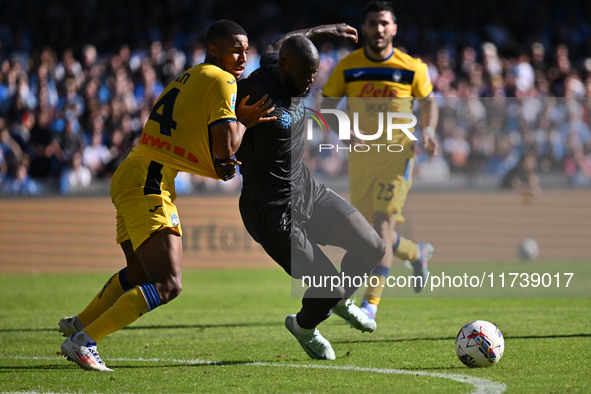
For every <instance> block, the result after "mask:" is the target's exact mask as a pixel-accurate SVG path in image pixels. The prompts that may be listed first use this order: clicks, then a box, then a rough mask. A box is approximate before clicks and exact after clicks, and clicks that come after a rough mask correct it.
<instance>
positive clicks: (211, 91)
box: [131, 63, 236, 179]
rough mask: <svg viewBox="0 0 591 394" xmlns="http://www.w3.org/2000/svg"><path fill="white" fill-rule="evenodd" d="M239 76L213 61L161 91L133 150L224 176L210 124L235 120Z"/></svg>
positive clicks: (170, 163) (192, 170)
mask: <svg viewBox="0 0 591 394" xmlns="http://www.w3.org/2000/svg"><path fill="white" fill-rule="evenodd" d="M235 105H236V79H235V78H234V76H233V75H232V74H230V73H228V72H226V71H224V70H222V69H221V68H219V67H218V66H215V65H213V64H207V63H204V64H199V65H197V66H195V67H193V68H191V69H189V70H187V71H185V72H184V73H182V74H180V75H179V76H178V77H177V79H176V80H175V81H173V82H171V83H170V84H169V85H168V86H167V87H166V89H165V90H164V91H163V92H162V94H161V95H160V97H159V98H158V101H157V102H156V104H155V105H154V108H153V110H152V112H151V114H150V117H149V119H148V120H147V122H146V125H145V126H144V130H143V133H142V136H141V137H140V141H139V144H138V146H137V147H136V148H134V149H133V151H132V153H131V154H132V155H138V156H142V157H145V158H148V159H150V160H154V161H157V162H158V163H161V164H163V165H165V166H168V167H171V168H174V169H176V170H178V171H184V172H189V173H192V174H197V175H202V176H206V177H210V178H214V179H219V178H218V176H217V174H216V173H215V169H214V166H213V152H212V140H211V135H210V131H209V129H210V128H211V126H213V125H215V124H218V123H220V122H235V121H236V114H235Z"/></svg>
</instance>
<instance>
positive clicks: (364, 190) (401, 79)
mask: <svg viewBox="0 0 591 394" xmlns="http://www.w3.org/2000/svg"><path fill="white" fill-rule="evenodd" d="M362 21H363V23H362V25H361V33H362V37H363V38H364V46H363V48H359V49H357V50H355V51H353V52H352V53H350V54H349V55H348V56H346V57H344V58H343V59H342V60H341V61H340V62H339V63H338V64H337V66H336V67H335V69H334V70H333V72H332V74H331V76H330V77H329V79H328V81H327V82H326V84H325V86H324V89H323V95H324V96H326V97H343V96H345V95H346V96H347V97H348V98H353V99H348V102H347V107H348V108H347V110H348V111H349V113H352V112H358V113H359V119H360V120H359V125H360V129H363V130H366V131H367V132H369V133H370V134H371V133H375V130H377V128H378V125H377V119H378V112H405V113H410V112H411V107H412V100H413V98H418V99H419V100H420V103H421V107H422V126H423V142H424V144H425V150H426V151H427V153H428V154H429V155H434V154H436V153H437V149H438V142H437V138H436V136H435V128H436V127H437V121H438V108H437V104H436V102H435V101H434V100H432V99H429V97H431V96H432V90H433V86H432V85H431V81H430V80H429V76H428V70H427V65H426V64H425V63H423V62H422V61H421V60H420V59H416V58H412V57H411V56H409V55H407V54H405V53H403V52H402V51H400V50H399V49H397V48H394V46H393V43H392V39H393V38H394V36H395V35H396V31H397V28H398V25H397V24H396V18H395V16H394V11H393V9H392V6H391V4H390V3H389V2H383V1H373V2H370V3H368V4H367V5H366V6H365V8H364V10H363V14H362ZM322 106H323V108H327V107H328V106H336V102H332V103H331V102H330V100H324V101H323V104H322ZM407 122H408V120H401V121H400V122H399V123H407ZM366 134H368V133H366ZM392 138H393V139H392V140H390V141H388V140H386V133H383V135H382V137H381V138H380V139H379V140H376V141H371V142H372V143H385V144H400V145H401V146H402V147H403V150H402V151H401V152H396V153H394V152H389V151H387V150H386V149H382V150H381V151H380V152H375V153H374V152H355V151H352V152H351V153H350V154H349V171H350V193H351V202H352V203H353V205H355V206H356V207H357V208H358V209H359V210H360V211H361V212H362V213H363V215H364V216H365V217H366V218H367V220H369V221H370V222H371V223H373V226H374V228H375V229H376V231H377V232H378V234H380V236H381V237H382V239H383V240H384V242H385V244H386V254H385V256H384V258H383V259H382V261H381V263H380V264H379V265H378V266H376V267H375V269H374V270H373V275H376V276H377V277H378V278H379V284H378V285H377V286H376V287H368V289H367V291H366V293H365V295H364V299H363V303H362V306H361V309H362V310H363V311H364V312H366V314H367V315H368V316H369V317H371V318H374V317H375V314H376V312H377V306H378V303H379V301H380V297H381V295H382V292H383V289H384V286H383V285H384V283H385V281H386V278H387V276H388V274H389V271H390V268H391V266H392V262H393V256H396V257H398V258H400V259H402V260H407V261H410V262H411V263H412V265H413V268H414V275H415V276H420V277H421V278H423V281H418V282H417V286H415V291H417V292H418V291H420V290H421V289H422V286H423V285H424V280H425V279H426V276H427V274H428V271H427V261H428V260H429V258H430V257H431V254H432V252H433V246H432V245H431V244H428V243H419V244H417V243H415V242H413V241H411V240H409V239H406V238H404V237H402V236H400V235H399V234H398V233H397V232H396V231H395V226H396V223H397V222H403V221H404V217H403V216H402V208H403V206H404V203H405V200H406V196H407V193H408V191H409V189H410V187H411V184H412V170H413V160H414V141H413V140H411V139H410V138H408V137H407V136H405V135H404V134H403V133H395V134H394V135H393V137H392ZM359 142H361V141H359V140H357V139H355V138H352V143H353V144H355V143H359ZM373 283H378V281H375V280H374V281H373Z"/></svg>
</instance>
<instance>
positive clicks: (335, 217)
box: [239, 186, 357, 277]
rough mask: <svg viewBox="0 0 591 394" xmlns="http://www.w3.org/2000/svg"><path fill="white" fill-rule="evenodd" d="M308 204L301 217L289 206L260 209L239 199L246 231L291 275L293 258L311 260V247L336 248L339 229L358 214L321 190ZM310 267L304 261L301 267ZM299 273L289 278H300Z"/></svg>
mask: <svg viewBox="0 0 591 394" xmlns="http://www.w3.org/2000/svg"><path fill="white" fill-rule="evenodd" d="M310 203H311V207H312V210H311V213H309V214H306V215H303V214H301V213H300V212H297V211H296V212H293V211H292V204H291V203H288V204H284V205H279V206H261V205H260V204H257V203H256V202H254V201H251V200H250V199H249V198H248V196H246V195H244V194H242V195H241V196H240V203H239V206H240V214H241V216H242V222H243V223H244V226H245V227H246V230H247V231H248V232H249V234H250V235H251V236H252V238H253V239H254V240H255V241H256V242H258V243H259V244H261V246H262V247H263V249H265V251H266V252H267V254H268V255H269V256H270V257H271V258H272V259H273V260H275V261H276V262H277V263H278V264H279V265H280V266H281V267H282V268H283V269H284V270H285V271H286V272H287V273H288V274H290V275H292V273H293V272H292V259H293V256H308V257H301V258H300V259H301V260H310V259H312V257H310V256H313V255H314V253H313V252H312V251H311V250H310V248H311V244H316V245H338V244H339V242H338V239H337V238H338V233H339V232H338V231H337V229H338V228H339V225H341V223H344V222H346V218H347V217H348V216H349V215H351V214H352V213H353V212H356V211H357V208H355V207H354V206H353V205H351V204H350V203H349V202H348V201H347V200H345V199H344V198H342V197H341V196H339V195H338V194H336V193H335V192H333V191H332V190H330V189H327V188H325V187H324V186H322V187H319V188H318V189H317V190H316V192H315V193H314V197H313V201H311V202H310ZM313 263H314V262H313V261H303V262H300V265H301V264H303V265H304V266H305V265H306V264H313ZM298 271H306V269H305V268H303V269H302V270H299V269H298ZM301 273H302V272H298V274H297V275H292V276H294V277H299V276H301Z"/></svg>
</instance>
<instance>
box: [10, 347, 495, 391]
mask: <svg viewBox="0 0 591 394" xmlns="http://www.w3.org/2000/svg"><path fill="white" fill-rule="evenodd" d="M0 359H5V360H9V359H11V360H56V359H57V358H56V357H19V356H15V357H4V356H0ZM105 361H124V362H150V363H163V362H168V363H175V364H194V365H232V362H231V361H228V362H225V361H209V360H199V359H195V360H177V359H166V358H110V359H105ZM236 365H252V366H258V367H284V368H311V369H312V368H315V369H333V370H339V371H355V372H373V373H381V374H391V375H415V376H431V377H434V378H442V379H450V380H454V381H456V382H460V383H466V384H470V385H472V386H474V391H473V393H478V394H484V393H487V394H488V393H502V392H504V391H505V390H507V385H505V384H503V383H497V382H493V381H492V380H488V379H483V378H476V377H473V376H467V375H459V374H454V373H444V372H427V371H412V370H405V369H390V368H369V367H356V366H348V365H319V364H279V363H269V362H264V361H246V362H236Z"/></svg>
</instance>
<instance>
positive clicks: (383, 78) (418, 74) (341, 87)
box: [322, 48, 433, 162]
mask: <svg viewBox="0 0 591 394" xmlns="http://www.w3.org/2000/svg"><path fill="white" fill-rule="evenodd" d="M432 90H433V85H432V84H431V81H430V79H429V75H428V68H427V65H426V64H425V63H423V62H422V61H421V60H420V59H417V58H413V57H411V56H409V55H407V54H405V53H403V52H401V51H400V50H399V49H396V48H394V49H393V51H392V54H391V55H390V56H389V57H387V58H386V59H383V60H374V59H372V58H370V57H369V56H368V55H367V53H366V52H365V50H364V48H359V49H357V50H355V51H353V52H351V53H350V54H349V55H347V56H345V57H344V58H343V59H342V60H341V61H340V62H339V63H338V64H337V65H336V67H335V68H334V70H333V72H332V74H331V76H330V77H329V79H328V81H327V82H326V84H325V86H324V89H323V91H322V93H323V95H324V96H326V97H343V96H347V112H348V113H349V118H350V120H351V122H353V116H352V114H353V113H358V116H359V128H360V129H361V130H362V131H363V132H364V133H365V134H374V133H376V131H377V130H378V128H379V114H380V113H382V116H383V125H384V128H385V124H384V123H385V122H386V114H387V113H388V112H403V113H412V111H411V110H412V100H413V98H415V97H416V98H423V97H428V96H429V95H430V94H431V92H432ZM408 122H409V119H401V120H400V121H399V123H408ZM409 130H410V131H411V132H412V131H413V129H409ZM371 142H372V143H376V144H400V145H402V146H404V151H405V153H406V155H404V156H406V157H411V156H412V150H413V149H412V148H413V147H414V141H412V140H411V139H410V138H408V137H407V136H406V135H405V134H404V133H402V132H397V133H393V134H392V139H391V140H388V139H387V138H386V133H385V132H384V133H383V134H382V136H381V137H380V138H379V139H377V140H372V141H371ZM382 153H383V154H382ZM354 156H360V157H359V158H361V157H363V158H364V159H363V160H364V161H367V160H368V159H370V161H373V162H376V161H382V160H384V159H385V158H386V157H387V156H391V155H388V152H384V150H382V151H381V152H380V154H377V155H374V154H367V153H366V154H361V155H356V154H352V155H351V157H350V159H351V160H352V162H353V161H355V160H357V158H355V157H354ZM370 156H371V158H370Z"/></svg>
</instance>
